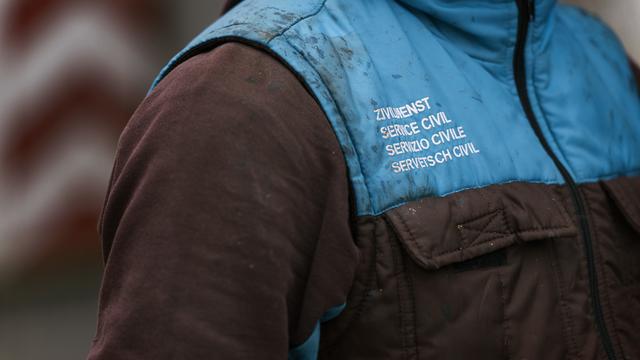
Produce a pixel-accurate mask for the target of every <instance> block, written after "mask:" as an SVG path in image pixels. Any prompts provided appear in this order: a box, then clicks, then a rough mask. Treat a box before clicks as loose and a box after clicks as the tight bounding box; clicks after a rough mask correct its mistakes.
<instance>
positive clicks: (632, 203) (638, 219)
mask: <svg viewBox="0 0 640 360" xmlns="http://www.w3.org/2000/svg"><path fill="white" fill-rule="evenodd" d="M602 183H603V185H604V187H605V189H607V192H608V193H609V195H610V196H611V198H613V201H614V202H615V204H616V206H617V207H618V209H620V212H621V213H622V215H623V216H624V217H625V219H626V220H627V222H628V223H629V224H631V226H632V227H633V229H634V230H635V231H636V232H638V233H640V177H638V176H636V177H619V178H616V179H613V180H607V181H603V182H602Z"/></svg>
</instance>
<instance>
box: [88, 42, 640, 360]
mask: <svg viewBox="0 0 640 360" xmlns="http://www.w3.org/2000/svg"><path fill="white" fill-rule="evenodd" d="M265 134H267V136H265ZM285 148H286V151H282V150H283V149H285ZM579 191H580V193H581V194H582V196H583V198H584V199H585V202H586V207H587V210H588V217H589V221H590V223H591V224H592V227H591V229H590V231H591V237H592V239H593V249H591V251H593V254H594V257H595V259H596V262H595V264H596V272H597V274H598V278H599V279H600V282H599V283H598V286H599V288H598V289H596V290H597V291H599V292H600V294H601V301H602V304H601V305H602V308H603V311H604V319H605V321H606V322H607V326H608V328H609V329H610V330H611V334H612V342H613V344H614V347H615V351H616V354H617V355H618V357H619V358H621V359H638V358H640V349H639V346H638V343H639V339H640V338H639V335H638V334H639V330H640V328H639V323H640V261H639V258H640V205H639V204H640V178H638V177H634V178H618V179H615V180H610V181H602V182H598V183H593V184H588V185H580V188H579ZM573 209H574V206H573V204H572V200H571V198H570V195H569V190H568V189H567V187H566V186H555V185H540V184H506V185H496V186H490V187H488V188H484V189H481V190H474V191H463V192H459V193H456V194H454V195H450V196H446V197H443V198H437V199H425V200H421V201H415V202H412V203H409V204H406V205H405V206H402V207H400V208H397V209H394V210H392V211H390V212H388V213H386V214H385V215H383V216H378V217H366V218H359V219H354V218H352V217H351V214H350V199H349V184H348V178H347V175H346V166H345V164H344V160H343V156H342V154H341V150H340V147H339V145H338V142H337V140H336V139H335V135H334V134H333V132H332V130H331V128H330V126H329V123H328V121H327V119H326V118H325V116H324V114H323V113H322V110H321V109H320V108H319V107H318V105H317V104H316V103H315V101H314V100H313V98H312V97H311V96H310V95H309V94H308V93H307V92H306V90H305V89H304V87H303V86H302V85H301V84H300V83H299V81H298V80H297V79H296V77H295V76H294V75H293V74H291V73H290V72H289V71H288V70H287V69H286V68H285V67H284V66H283V65H282V64H280V63H279V62H277V61H276V60H275V59H273V58H271V57H270V56H269V55H267V54H266V53H262V52H260V51H259V50H256V49H253V48H250V47H247V46H245V45H240V44H235V43H229V44H225V45H222V46H220V47H218V48H216V49H215V50H213V51H211V52H209V53H205V54H201V55H198V56H195V57H193V58H191V59H190V60H188V61H187V62H185V63H183V64H182V65H180V66H179V67H178V68H177V69H176V70H174V71H173V72H171V73H170V74H169V76H168V77H167V78H166V79H165V80H164V81H163V82H162V83H161V84H160V86H159V87H158V88H157V89H155V90H154V92H153V93H152V94H151V96H150V97H148V98H147V99H145V101H144V102H143V104H142V105H141V106H140V108H139V109H138V111H137V112H136V113H135V114H134V116H133V118H132V119H131V121H130V122H129V124H128V125H127V128H126V129H125V131H124V132H123V134H122V137H121V140H120V143H119V147H118V154H117V159H116V163H115V165H114V170H113V175H112V179H111V182H110V186H109V192H108V195H107V198H106V201H105V206H104V211H103V218H102V222H101V226H100V229H101V234H102V240H103V244H104V254H105V261H106V269H105V276H104V281H103V287H102V291H101V300H100V313H99V324H98V332H97V335H96V338H95V339H94V343H93V344H92V349H91V352H90V355H89V358H90V359H160V358H184V359H211V358H216V359H284V358H286V357H287V354H288V351H289V349H290V348H291V347H294V346H296V345H299V344H301V343H303V342H304V341H305V340H306V339H307V338H308V336H309V334H310V333H311V332H312V330H313V327H314V324H315V321H316V320H317V318H318V315H319V314H320V313H321V312H322V310H323V309H325V308H326V307H327V305H331V304H335V303H340V302H343V301H344V300H345V298H348V299H349V300H348V303H349V306H348V307H347V308H346V310H345V311H344V313H343V314H342V315H341V316H340V317H339V318H337V319H336V320H334V321H330V322H328V323H326V324H324V325H323V332H322V334H323V336H322V338H321V347H320V349H321V352H320V357H321V358H325V359H442V358H448V359H495V358H505V359H511V358H513V359H522V358H524V356H525V355H526V356H527V357H526V358H527V359H566V358H571V359H592V358H593V359H602V358H605V354H604V349H603V348H602V345H601V342H600V340H599V338H598V336H599V334H598V333H597V331H596V328H595V325H594V319H593V315H592V313H591V310H590V309H591V306H592V304H590V299H589V297H588V294H589V291H591V290H592V289H589V281H588V271H587V264H586V261H585V258H584V255H583V254H584V253H585V251H588V250H587V249H585V248H584V243H583V239H582V238H581V237H582V235H581V234H580V232H579V231H578V230H577V224H578V223H579V219H578V218H577V215H576V213H575V211H574V210H573ZM425 219H429V221H425ZM443 354H446V355H445V357H443ZM487 354H490V355H487ZM496 356H497V357H496Z"/></svg>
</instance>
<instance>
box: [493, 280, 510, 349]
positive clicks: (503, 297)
mask: <svg viewBox="0 0 640 360" xmlns="http://www.w3.org/2000/svg"><path fill="white" fill-rule="evenodd" d="M496 276H497V277H498V281H499V282H500V299H501V300H502V330H503V331H504V336H503V341H502V343H503V346H504V354H505V356H506V359H507V360H508V359H511V352H510V351H509V325H508V321H509V319H508V318H507V299H506V295H505V293H506V291H505V288H506V286H505V284H504V281H502V276H500V272H496Z"/></svg>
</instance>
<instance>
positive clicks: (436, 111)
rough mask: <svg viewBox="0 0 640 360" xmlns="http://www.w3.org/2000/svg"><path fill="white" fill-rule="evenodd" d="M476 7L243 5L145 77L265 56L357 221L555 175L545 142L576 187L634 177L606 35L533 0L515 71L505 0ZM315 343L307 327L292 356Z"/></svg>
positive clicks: (256, 0)
mask: <svg viewBox="0 0 640 360" xmlns="http://www.w3.org/2000/svg"><path fill="white" fill-rule="evenodd" d="M478 3H480V2H479V1H471V0H463V1H456V2H450V1H447V0H397V1H393V0H306V1H300V0H246V1H243V2H242V3H240V5H238V6H236V7H235V8H234V9H233V10H232V11H230V12H229V13H227V14H226V15H225V16H223V17H222V18H221V19H219V20H218V21H216V22H215V23H214V24H213V25H211V26H210V27H209V28H207V29H206V30H205V31H204V32H202V33H201V34H200V35H199V36H198V37H196V38H195V39H194V40H193V41H192V42H191V43H190V44H189V45H188V46H187V48H186V49H185V50H183V51H181V52H180V53H179V54H178V55H177V56H176V57H175V58H174V59H173V60H172V61H171V62H170V63H169V64H168V65H167V66H166V67H165V68H164V69H163V70H162V72H161V74H160V75H159V77H158V78H157V79H156V81H155V83H154V86H155V85H156V84H157V83H158V82H160V81H161V80H162V78H163V77H164V76H166V74H167V73H168V72H170V71H171V70H172V69H173V68H175V67H176V66H177V65H178V64H179V63H181V62H183V61H184V60H186V59H187V58H189V57H190V56H192V55H194V54H197V53H199V52H202V51H205V50H207V49H210V48H213V47H215V46H217V45H218V44H220V43H222V42H228V41H239V42H243V43H248V44H251V45H253V46H256V47H259V48H262V49H264V50H266V51H268V52H269V53H271V54H272V55H273V56H275V57H277V58H279V59H280V60H282V61H283V62H284V63H285V64H287V65H288V66H289V67H290V68H291V70H292V71H294V72H295V73H296V74H297V75H298V76H299V77H300V79H302V80H303V82H304V84H305V85H306V87H307V88H308V89H309V91H310V92H311V93H312V94H313V96H314V97H315V98H316V100H317V102H318V103H319V104H320V105H321V107H322V109H323V111H324V112H325V114H326V116H327V118H328V119H329V121H330V122H331V125H332V127H333V129H334V131H335V134H336V136H337V138H338V140H339V142H340V144H341V146H342V150H343V152H344V156H345V159H346V162H347V165H348V170H349V176H350V180H351V184H352V187H353V191H354V196H355V199H356V201H355V209H354V211H355V212H356V213H357V215H359V216H368V215H379V214H383V213H385V211H387V210H389V209H392V208H394V207H398V206H401V205H402V204H405V203H407V202H409V201H413V200H416V199H421V198H424V197H441V196H445V195H448V194H452V193H455V192H459V191H462V190H465V189H474V188H482V187H486V186H489V185H494V184H504V183H509V182H529V183H544V184H564V183H565V182H566V178H567V177H566V176H563V174H562V173H561V171H559V167H558V166H557V164H554V160H553V159H552V158H551V157H550V156H549V154H548V151H551V152H552V153H553V154H555V157H556V160H555V161H557V162H559V163H560V165H561V167H563V168H564V169H566V170H565V171H566V172H567V175H569V176H570V177H571V178H572V179H573V181H575V182H576V183H578V184H581V183H588V182H594V181H598V180H602V179H609V178H614V177H619V176H625V175H629V176H630V175H638V174H640V101H639V97H638V92H637V89H636V85H635V81H634V79H633V75H632V73H631V70H630V68H629V66H628V62H627V60H626V56H625V52H624V49H623V48H622V46H621V44H620V43H619V41H618V40H617V39H616V37H615V36H614V34H613V33H612V32H611V30H609V29H608V28H607V27H606V26H604V25H603V24H602V23H601V22H599V21H598V20H596V19H594V18H593V17H591V16H589V15H587V14H585V13H584V12H582V11H581V10H578V9H575V8H573V7H569V6H563V5H557V4H556V3H555V1H552V0H537V1H535V4H534V5H535V9H531V10H532V11H531V19H530V20H529V27H528V32H527V33H526V34H527V35H526V39H524V40H526V42H523V44H525V45H524V48H523V49H521V59H519V61H521V62H522V64H523V66H524V68H523V70H524V71H523V72H522V73H521V74H516V73H515V71H514V57H516V58H518V56H519V55H518V54H517V53H516V51H517V49H516V42H517V41H516V37H517V33H518V16H519V11H518V7H517V5H516V2H515V1H512V0H508V1H504V0H500V1H491V2H490V1H486V2H485V3H486V4H482V5H479V4H478ZM518 76H521V79H520V87H522V88H523V89H520V91H519V89H518V87H517V86H516V84H517V82H518V79H517V77H518ZM522 90H524V91H526V93H527V95H528V99H527V100H528V101H527V102H528V104H529V107H530V108H529V109H528V111H530V112H531V114H532V115H533V117H535V119H536V121H537V124H536V127H537V128H538V129H537V131H538V132H539V134H540V135H541V136H542V137H543V138H544V139H545V140H546V143H547V144H548V145H547V146H548V149H547V150H545V149H544V147H543V145H542V144H541V141H540V140H539V138H538V137H537V136H536V130H535V129H534V127H533V126H532V124H530V122H529V118H528V117H527V113H526V112H527V109H525V108H524V107H523V102H522V100H523V99H522ZM530 117H531V116H530ZM334 310H335V309H334ZM330 313H331V314H335V313H336V312H335V311H332V312H330ZM315 351H317V331H316V332H315V333H314V335H312V336H311V338H310V340H309V341H308V342H307V343H305V344H303V346H302V347H300V348H298V349H293V352H292V356H293V355H294V354H298V355H300V354H303V355H304V356H310V357H309V358H313V356H314V355H313V354H314V353H315Z"/></svg>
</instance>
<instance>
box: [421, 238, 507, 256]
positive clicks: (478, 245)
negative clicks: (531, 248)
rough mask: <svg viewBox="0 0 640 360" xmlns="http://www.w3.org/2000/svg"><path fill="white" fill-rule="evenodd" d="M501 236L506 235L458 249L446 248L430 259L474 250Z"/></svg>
mask: <svg viewBox="0 0 640 360" xmlns="http://www.w3.org/2000/svg"><path fill="white" fill-rule="evenodd" d="M509 235H514V234H509ZM509 235H507V236H509ZM503 237H506V236H496V237H494V238H491V239H489V240H486V241H483V242H481V243H479V244H475V245H473V246H469V247H465V248H460V249H454V250H447V251H445V252H442V253H438V254H436V255H433V256H432V257H431V258H430V259H433V258H436V257H440V256H446V255H450V254H453V253H456V252H462V251H463V250H474V249H476V248H478V247H480V246H481V245H484V244H486V243H487V242H490V241H491V240H495V239H500V238H503ZM496 250H498V249H496Z"/></svg>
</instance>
